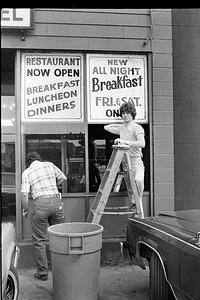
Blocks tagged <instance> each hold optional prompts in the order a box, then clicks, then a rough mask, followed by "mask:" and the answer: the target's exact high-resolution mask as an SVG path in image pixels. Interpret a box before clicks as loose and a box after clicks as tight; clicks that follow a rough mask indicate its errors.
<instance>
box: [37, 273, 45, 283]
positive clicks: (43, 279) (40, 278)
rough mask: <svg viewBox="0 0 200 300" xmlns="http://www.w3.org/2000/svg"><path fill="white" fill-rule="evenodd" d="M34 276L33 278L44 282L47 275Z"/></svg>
mask: <svg viewBox="0 0 200 300" xmlns="http://www.w3.org/2000/svg"><path fill="white" fill-rule="evenodd" d="M34 276H35V278H37V279H39V280H42V281H46V280H47V279H48V275H45V274H39V273H35V274H34Z"/></svg>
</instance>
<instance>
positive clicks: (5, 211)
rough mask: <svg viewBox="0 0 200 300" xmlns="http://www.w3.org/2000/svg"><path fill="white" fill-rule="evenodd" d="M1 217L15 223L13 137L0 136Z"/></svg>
mask: <svg viewBox="0 0 200 300" xmlns="http://www.w3.org/2000/svg"><path fill="white" fill-rule="evenodd" d="M1 171H2V173H1V176H2V217H3V220H6V221H15V215H16V212H15V210H16V197H15V136H14V135H12V134H10V135H2V141H1Z"/></svg>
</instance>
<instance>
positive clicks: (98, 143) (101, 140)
mask: <svg viewBox="0 0 200 300" xmlns="http://www.w3.org/2000/svg"><path fill="white" fill-rule="evenodd" d="M142 126H143V128H144V130H145V141H146V147H145V148H144V149H143V162H144V165H145V178H144V184H145V188H144V190H145V191H149V188H150V186H149V172H150V171H149V126H148V124H143V125H142ZM116 138H117V135H115V134H111V133H109V132H108V131H106V130H105V129H104V125H103V124H100V125H99V124H89V125H88V142H89V145H88V149H89V191H90V192H96V191H97V190H98V187H99V185H100V182H101V179H102V177H103V174H104V172H105V169H106V167H107V164H108V161H109V159H110V156H111V154H112V150H113V149H112V145H113V144H114V140H115V139H116ZM120 191H121V192H122V191H126V185H125V182H124V180H123V181H122V183H121V186H120Z"/></svg>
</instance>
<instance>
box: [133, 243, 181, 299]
mask: <svg viewBox="0 0 200 300" xmlns="http://www.w3.org/2000/svg"><path fill="white" fill-rule="evenodd" d="M153 244H154V242H153ZM142 246H145V247H147V248H148V249H149V250H150V251H154V252H155V253H156V255H157V256H158V258H159V260H160V263H161V266H162V269H163V273H164V276H165V279H166V281H167V283H168V284H169V286H170V288H171V290H172V292H173V295H174V297H175V299H176V300H178V298H177V297H176V294H175V291H174V288H173V286H172V285H171V283H170V281H169V280H168V277H167V272H166V268H165V264H164V260H165V259H164V257H163V255H162V254H161V253H159V251H158V250H157V249H156V244H155V245H154V246H153V245H150V244H149V242H148V243H147V242H146V241H145V240H140V241H138V242H137V245H136V257H137V259H138V262H139V263H141V262H142V259H143V258H144V257H143V256H142V255H141V249H142V248H141V247H142ZM146 258H149V257H146ZM142 264H143V262H142ZM140 266H141V265H140ZM141 267H142V266H141Z"/></svg>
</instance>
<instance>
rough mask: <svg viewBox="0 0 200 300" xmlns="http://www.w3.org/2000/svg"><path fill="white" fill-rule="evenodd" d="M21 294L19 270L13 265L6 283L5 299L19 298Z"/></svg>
mask: <svg viewBox="0 0 200 300" xmlns="http://www.w3.org/2000/svg"><path fill="white" fill-rule="evenodd" d="M18 294H19V276H18V273H17V270H16V269H15V268H14V267H13V266H11V267H10V270H9V272H8V279H7V283H6V291H5V298H4V299H5V300H17V299H18Z"/></svg>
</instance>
